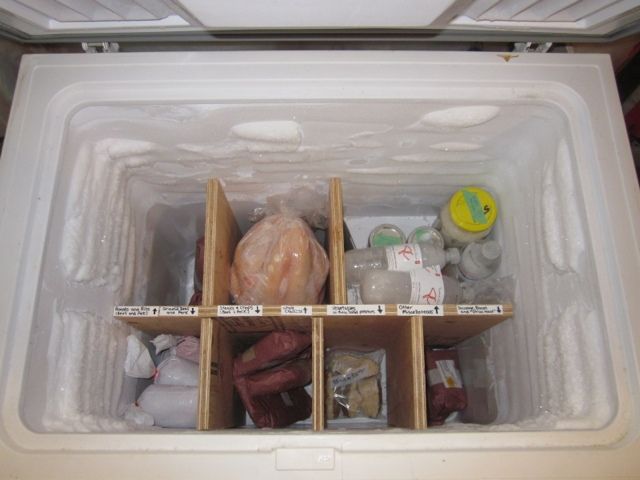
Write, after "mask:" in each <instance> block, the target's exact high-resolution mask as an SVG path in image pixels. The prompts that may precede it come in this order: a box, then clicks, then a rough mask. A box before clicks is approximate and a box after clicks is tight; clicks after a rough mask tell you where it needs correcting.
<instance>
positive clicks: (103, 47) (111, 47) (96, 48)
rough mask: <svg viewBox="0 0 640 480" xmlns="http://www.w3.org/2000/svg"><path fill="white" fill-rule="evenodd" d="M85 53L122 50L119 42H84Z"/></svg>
mask: <svg viewBox="0 0 640 480" xmlns="http://www.w3.org/2000/svg"><path fill="white" fill-rule="evenodd" d="M82 50H84V51H85V53H115V52H118V51H120V44H118V42H82Z"/></svg>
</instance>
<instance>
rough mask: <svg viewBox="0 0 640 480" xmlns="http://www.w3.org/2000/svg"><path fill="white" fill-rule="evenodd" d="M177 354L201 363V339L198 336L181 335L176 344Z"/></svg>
mask: <svg viewBox="0 0 640 480" xmlns="http://www.w3.org/2000/svg"><path fill="white" fill-rule="evenodd" d="M176 355H177V356H178V357H180V358H184V359H185V360H189V361H191V362H194V363H200V339H199V338H197V337H191V336H189V337H181V338H180V339H178V344H177V345H176Z"/></svg>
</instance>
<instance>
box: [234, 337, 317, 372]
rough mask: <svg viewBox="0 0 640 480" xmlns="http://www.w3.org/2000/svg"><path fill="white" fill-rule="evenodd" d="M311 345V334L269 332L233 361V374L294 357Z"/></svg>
mask: <svg viewBox="0 0 640 480" xmlns="http://www.w3.org/2000/svg"><path fill="white" fill-rule="evenodd" d="M310 346H311V335H309V334H308V333H304V332H295V331H284V332H271V333H269V334H268V335H267V336H265V337H263V338H262V339H261V340H260V341H258V342H257V343H256V344H255V345H253V346H252V347H250V348H248V349H247V350H245V351H244V352H243V353H242V355H240V356H238V357H237V358H236V359H235V360H234V362H233V376H234V378H235V377H240V376H243V375H247V374H249V373H254V372H258V371H260V370H265V369H267V368H270V367H273V366H275V365H279V364H281V363H283V362H286V361H287V360H291V359H293V358H296V357H297V356H298V355H299V354H300V353H301V352H303V351H304V350H306V349H307V348H309V347H310Z"/></svg>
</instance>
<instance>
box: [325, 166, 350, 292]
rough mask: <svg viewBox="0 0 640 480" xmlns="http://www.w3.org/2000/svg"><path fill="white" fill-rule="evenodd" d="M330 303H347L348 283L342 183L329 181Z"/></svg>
mask: <svg viewBox="0 0 640 480" xmlns="http://www.w3.org/2000/svg"><path fill="white" fill-rule="evenodd" d="M328 233H329V245H328V249H329V263H330V268H329V303H333V304H345V303H347V282H346V276H345V270H344V213H343V209H342V183H341V182H340V179H339V178H332V179H331V180H330V181H329V229H328Z"/></svg>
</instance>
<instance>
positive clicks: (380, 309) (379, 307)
mask: <svg viewBox="0 0 640 480" xmlns="http://www.w3.org/2000/svg"><path fill="white" fill-rule="evenodd" d="M378 313H382V307H381V306H380V305H378Z"/></svg>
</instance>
